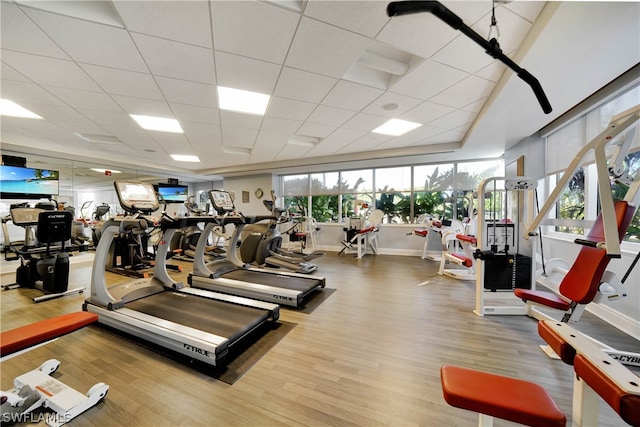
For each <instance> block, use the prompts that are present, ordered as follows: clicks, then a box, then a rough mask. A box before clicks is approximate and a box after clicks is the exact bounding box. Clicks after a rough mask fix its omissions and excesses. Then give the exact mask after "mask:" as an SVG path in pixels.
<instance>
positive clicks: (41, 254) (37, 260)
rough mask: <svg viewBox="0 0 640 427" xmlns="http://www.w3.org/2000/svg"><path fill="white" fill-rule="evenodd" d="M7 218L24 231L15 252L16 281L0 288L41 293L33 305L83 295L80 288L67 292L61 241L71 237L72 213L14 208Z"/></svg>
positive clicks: (66, 267) (66, 258)
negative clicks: (20, 245) (16, 256)
mask: <svg viewBox="0 0 640 427" xmlns="http://www.w3.org/2000/svg"><path fill="white" fill-rule="evenodd" d="M11 218H12V221H13V223H14V224H16V225H19V226H22V227H24V228H25V245H24V246H23V248H22V249H16V252H17V253H18V255H19V256H20V267H18V270H17V271H16V282H15V283H12V284H9V285H3V286H2V288H3V289H13V288H17V287H26V288H37V289H40V290H41V291H43V292H44V293H45V294H44V295H42V296H39V297H36V298H33V302H42V301H47V300H50V299H53V298H59V297H63V296H66V295H73V294H77V293H80V292H83V291H84V287H79V288H74V289H68V286H69V254H68V253H67V252H66V250H65V242H66V241H68V240H69V239H70V238H71V228H72V222H73V214H72V213H71V212H69V211H54V210H43V209H39V208H14V209H12V210H11ZM34 227H35V239H34V238H33V230H34ZM36 239H37V240H36ZM37 243H39V245H37ZM53 244H56V246H52V245H53ZM42 245H44V246H42Z"/></svg>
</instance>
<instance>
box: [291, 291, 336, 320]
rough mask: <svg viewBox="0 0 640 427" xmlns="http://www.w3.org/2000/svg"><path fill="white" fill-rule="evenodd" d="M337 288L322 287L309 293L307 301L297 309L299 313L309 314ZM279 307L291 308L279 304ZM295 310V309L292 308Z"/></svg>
mask: <svg viewBox="0 0 640 427" xmlns="http://www.w3.org/2000/svg"><path fill="white" fill-rule="evenodd" d="M335 291H337V289H334V288H322V289H320V290H318V291H315V292H313V293H312V294H310V295H309V297H308V299H307V301H305V304H304V307H302V308H300V309H298V310H297V311H299V312H300V313H305V314H311V313H312V312H313V310H315V309H316V308H318V306H319V305H320V304H322V303H323V302H324V301H326V300H327V298H329V297H330V296H331V295H332V294H333V293H334V292H335ZM280 308H291V307H287V306H280ZM294 310H295V309H294Z"/></svg>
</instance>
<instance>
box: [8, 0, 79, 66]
mask: <svg viewBox="0 0 640 427" xmlns="http://www.w3.org/2000/svg"><path fill="white" fill-rule="evenodd" d="M0 19H1V20H0V24H1V25H0V39H1V40H2V48H3V49H9V50H15V51H20V52H25V53H32V54H35V55H42V56H48V57H51V58H60V59H69V56H68V55H67V54H66V53H64V51H63V50H62V49H60V48H59V47H58V46H56V44H55V43H54V42H53V41H51V39H50V38H49V37H47V35H46V34H45V33H44V32H43V31H42V30H41V29H40V28H38V26H37V25H35V24H34V23H33V21H31V19H29V18H28V17H27V16H26V15H25V14H24V13H23V12H22V11H21V10H20V9H19V8H18V7H17V6H15V5H14V4H11V3H8V2H4V1H3V2H0ZM3 78H4V76H3Z"/></svg>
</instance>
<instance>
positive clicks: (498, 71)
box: [474, 55, 509, 83]
mask: <svg viewBox="0 0 640 427" xmlns="http://www.w3.org/2000/svg"><path fill="white" fill-rule="evenodd" d="M507 56H509V55H507ZM506 68H507V67H506V65H504V64H503V63H502V62H500V61H493V62H492V63H491V64H489V65H487V66H486V67H484V68H483V69H481V70H478V71H476V72H475V73H474V74H475V75H476V76H478V77H482V78H483V79H485V80H490V81H492V82H494V83H497V82H498V80H500V77H502V73H504V71H505V70H506Z"/></svg>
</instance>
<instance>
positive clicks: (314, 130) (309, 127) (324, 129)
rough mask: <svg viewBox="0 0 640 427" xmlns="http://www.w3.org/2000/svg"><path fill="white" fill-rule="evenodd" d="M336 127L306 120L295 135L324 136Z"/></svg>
mask: <svg viewBox="0 0 640 427" xmlns="http://www.w3.org/2000/svg"><path fill="white" fill-rule="evenodd" d="M336 129H337V126H329V125H321V124H317V123H309V122H306V123H305V124H303V125H302V126H300V128H299V129H298V131H297V132H296V135H303V136H313V137H316V138H326V137H327V136H329V135H330V134H331V133H332V132H333V131H335V130H336Z"/></svg>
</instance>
